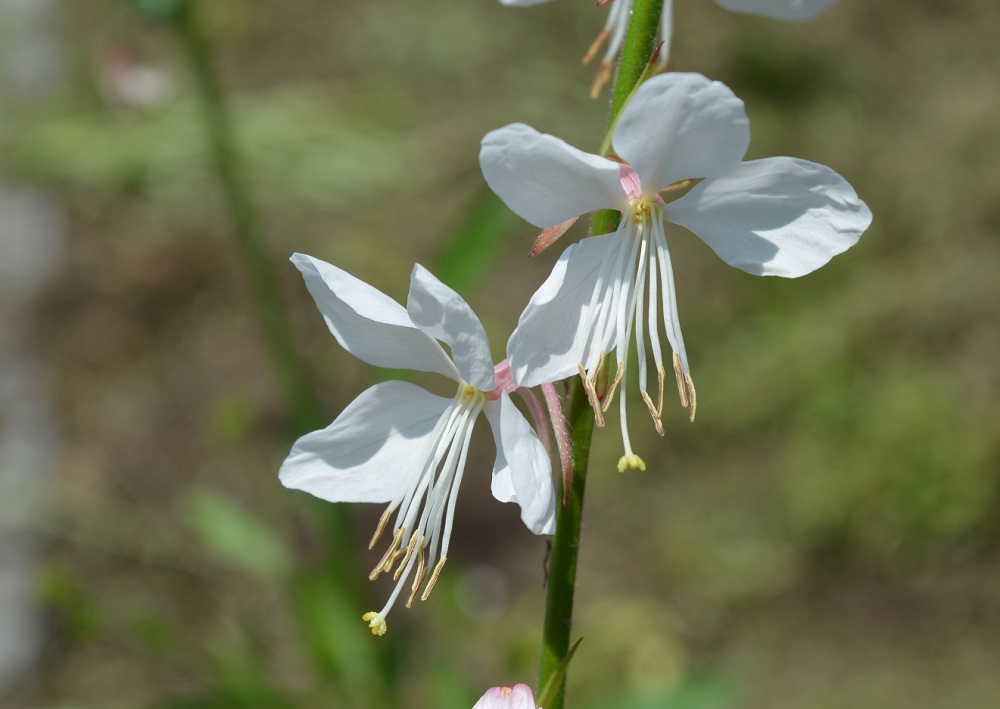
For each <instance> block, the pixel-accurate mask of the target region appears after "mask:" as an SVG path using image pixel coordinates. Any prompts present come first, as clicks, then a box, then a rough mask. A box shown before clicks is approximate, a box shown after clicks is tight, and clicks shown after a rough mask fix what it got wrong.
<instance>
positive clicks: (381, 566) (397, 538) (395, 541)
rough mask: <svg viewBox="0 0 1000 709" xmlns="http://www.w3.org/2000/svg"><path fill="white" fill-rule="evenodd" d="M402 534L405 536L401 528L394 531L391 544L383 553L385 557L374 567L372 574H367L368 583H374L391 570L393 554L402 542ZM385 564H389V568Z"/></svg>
mask: <svg viewBox="0 0 1000 709" xmlns="http://www.w3.org/2000/svg"><path fill="white" fill-rule="evenodd" d="M403 534H405V530H404V529H403V528H402V527H400V528H399V529H397V530H396V534H395V535H393V538H392V544H390V545H389V548H388V549H386V551H385V556H383V557H382V560H381V561H379V562H378V564H376V565H375V568H374V569H372V572H371V573H370V574H368V580H369V581H374V580H375V579H377V578H378V577H379V574H381V573H382V572H383V571H389V569H391V568H392V560H393V554H394V553H395V551H396V547H398V546H399V545H400V543H401V542H402V541H403ZM386 564H389V568H386Z"/></svg>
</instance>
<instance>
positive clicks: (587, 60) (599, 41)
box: [583, 27, 611, 64]
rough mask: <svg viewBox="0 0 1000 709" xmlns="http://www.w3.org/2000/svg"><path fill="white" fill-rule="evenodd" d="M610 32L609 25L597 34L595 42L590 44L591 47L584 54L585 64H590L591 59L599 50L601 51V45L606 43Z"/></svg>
mask: <svg viewBox="0 0 1000 709" xmlns="http://www.w3.org/2000/svg"><path fill="white" fill-rule="evenodd" d="M610 34H611V30H610V28H608V27H605V28H604V29H602V30H601V31H600V33H599V34H598V35H597V38H596V39H595V40H594V42H593V43H592V44H591V45H590V48H589V49H588V50H587V53H586V54H584V55H583V63H584V64H589V63H590V60H591V59H593V58H594V57H595V56H596V55H597V52H599V51H600V49H601V45H602V44H604V41H605V40H606V39H607V38H608V35H610Z"/></svg>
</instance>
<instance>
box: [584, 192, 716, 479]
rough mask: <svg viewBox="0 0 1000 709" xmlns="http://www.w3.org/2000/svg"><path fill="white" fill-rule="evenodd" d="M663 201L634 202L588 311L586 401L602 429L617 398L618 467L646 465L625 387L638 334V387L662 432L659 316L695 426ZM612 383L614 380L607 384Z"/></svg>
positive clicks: (662, 371) (693, 398) (683, 400)
mask: <svg viewBox="0 0 1000 709" xmlns="http://www.w3.org/2000/svg"><path fill="white" fill-rule="evenodd" d="M661 205H662V200H659V199H658V198H654V199H647V198H644V197H635V198H632V199H630V200H629V203H628V209H627V211H625V212H624V215H623V217H624V218H623V219H622V222H621V224H620V225H619V227H618V231H617V233H616V236H617V237H618V238H615V239H614V240H613V241H612V243H611V246H610V248H609V250H608V254H607V258H606V259H605V260H604V262H603V264H602V266H601V271H600V273H599V274H598V280H597V284H596V287H595V289H594V293H593V295H592V296H591V302H590V308H591V311H592V312H593V311H594V310H596V312H597V314H596V316H595V320H594V323H593V328H592V330H591V333H590V339H589V340H588V345H587V350H586V351H587V352H588V355H587V357H588V360H589V361H588V362H587V363H586V364H584V363H580V364H579V365H578V369H579V372H580V377H581V379H582V381H583V386H584V389H585V391H586V393H587V398H588V400H589V401H590V405H591V408H593V410H594V418H595V421H596V424H597V425H598V426H604V423H605V420H604V413H605V412H606V411H607V410H608V408H609V407H610V406H611V402H612V401H613V400H614V397H615V394H616V393H617V392H618V391H619V389H620V390H621V391H620V394H619V406H620V415H621V428H622V441H623V443H624V446H625V455H623V456H622V457H621V459H620V460H619V461H618V470H619V471H621V472H624V471H625V470H627V469H639V470H645V469H646V464H645V462H644V461H643V460H642V458H640V457H639V456H638V455H636V454H635V453H634V452H633V451H632V445H631V442H630V440H629V434H628V425H627V422H626V416H625V411H626V388H625V387H624V386H621V383H622V379H623V378H624V377H625V372H626V364H627V362H628V356H629V350H630V340H631V339H632V332H633V328H634V330H635V343H636V354H637V359H638V366H639V390H640V394H641V395H642V399H643V401H644V402H645V403H646V407H647V408H648V409H649V414H650V416H651V418H652V419H653V425H654V427H655V428H656V432H657V433H659V434H660V435H661V436H662V435H663V390H664V382H665V380H666V368H665V366H664V361H663V355H662V351H661V349H660V336H659V333H660V329H659V328H660V318H659V314H660V311H661V309H662V326H663V329H664V332H665V334H666V336H667V340H668V341H669V343H670V345H671V349H672V350H673V358H672V359H673V369H674V376H675V378H676V381H677V391H678V394H679V395H680V400H681V404H682V405H683V406H684V407H685V408H688V410H689V411H690V418H691V420H692V421H693V420H694V415H695V409H696V395H695V388H694V382H693V381H692V379H691V375H690V373H689V370H688V367H687V356H686V354H685V353H684V341H683V338H682V337H681V332H680V324H679V322H678V319H677V304H676V299H675V296H674V280H673V269H672V267H671V263H670V253H669V251H668V250H667V242H666V236H665V235H664V232H663V220H662V217H661V213H660V206H661ZM647 335H648V341H649V348H650V350H651V351H652V354H653V365H654V367H655V369H656V375H657V384H658V385H657V395H656V399H655V401H654V399H653V397H652V396H651V395H650V394H649V391H648V388H647V376H648V365H647V354H646V348H647V344H646V343H647ZM612 347H613V348H614V349H615V359H616V363H615V367H614V370H613V371H614V375H613V376H611V375H610V374H609V373H608V372H605V363H606V359H607V353H608V352H609V351H610V349H611V348H612ZM608 379H610V382H609V381H608Z"/></svg>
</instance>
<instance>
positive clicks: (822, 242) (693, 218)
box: [664, 157, 872, 278]
mask: <svg viewBox="0 0 1000 709" xmlns="http://www.w3.org/2000/svg"><path fill="white" fill-rule="evenodd" d="M664 211H665V218H666V219H667V221H670V222H673V223H675V224H680V225H681V226H683V227H685V228H686V229H689V230H690V231H692V232H694V233H695V234H696V235H697V236H699V237H701V239H703V240H704V241H705V243H707V244H708V245H709V246H711V247H712V249H713V250H714V251H715V253H717V254H718V255H719V256H720V257H721V258H722V260H723V261H725V262H726V263H728V264H729V265H731V266H735V267H736V268H740V269H743V270H744V271H746V272H747V273H752V274H754V275H756V276H784V277H785V278H797V277H798V276H803V275H805V274H807V273H809V272H811V271H814V270H816V269H817V268H819V267H820V266H822V265H823V264H825V263H826V262H827V261H829V260H830V259H831V258H833V257H834V256H836V255H837V254H839V253H841V252H843V251H846V250H847V249H848V248H850V247H851V246H853V245H854V244H856V243H857V241H858V239H859V238H860V237H861V233H862V232H864V230H865V229H867V228H868V225H869V224H871V220H872V214H871V212H870V211H869V209H868V207H867V206H866V205H865V203H864V202H862V201H861V199H859V198H858V195H857V193H855V191H854V188H852V187H851V186H850V185H849V184H848V183H847V181H846V180H845V179H844V178H843V177H841V176H840V175H838V174H837V173H836V172H834V171H833V170H831V169H830V168H828V167H826V166H824V165H817V164H816V163H813V162H809V161H808V160H798V159H796V158H784V157H782V158H767V159H765V160H753V161H750V162H745V163H742V164H741V165H740V166H739V167H738V168H737V169H736V170H734V171H733V172H732V173H731V174H730V175H728V176H726V177H722V178H719V179H714V180H705V181H704V182H702V183H701V184H699V185H698V186H696V187H695V188H694V189H692V190H691V191H690V192H689V193H687V194H686V195H684V196H683V197H682V198H681V199H679V200H677V201H676V202H671V203H670V204H668V205H667V206H666V208H665V210H664Z"/></svg>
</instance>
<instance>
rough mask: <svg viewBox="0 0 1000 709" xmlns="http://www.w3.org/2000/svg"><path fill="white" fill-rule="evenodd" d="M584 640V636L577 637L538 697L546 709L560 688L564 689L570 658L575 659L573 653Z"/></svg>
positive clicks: (540, 703)
mask: <svg viewBox="0 0 1000 709" xmlns="http://www.w3.org/2000/svg"><path fill="white" fill-rule="evenodd" d="M581 642H583V638H579V639H577V641H576V642H575V643H573V645H572V647H570V649H569V652H567V653H566V657H564V658H563V661H562V662H560V663H559V666H558V667H557V668H556V671H555V672H553V673H552V675H551V676H550V677H549V681H548V683H546V685H545V689H543V690H542V692H541V694H540V695H539V697H538V706H540V707H542V709H545V707H547V706H551V705H552V702H553V700H554V699H555V698H556V695H557V694H559V690H560V689H562V684H563V680H565V679H566V671H567V670H569V663H570V660H572V659H573V655H574V654H575V653H576V649H577V648H578V647H580V643H581Z"/></svg>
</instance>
